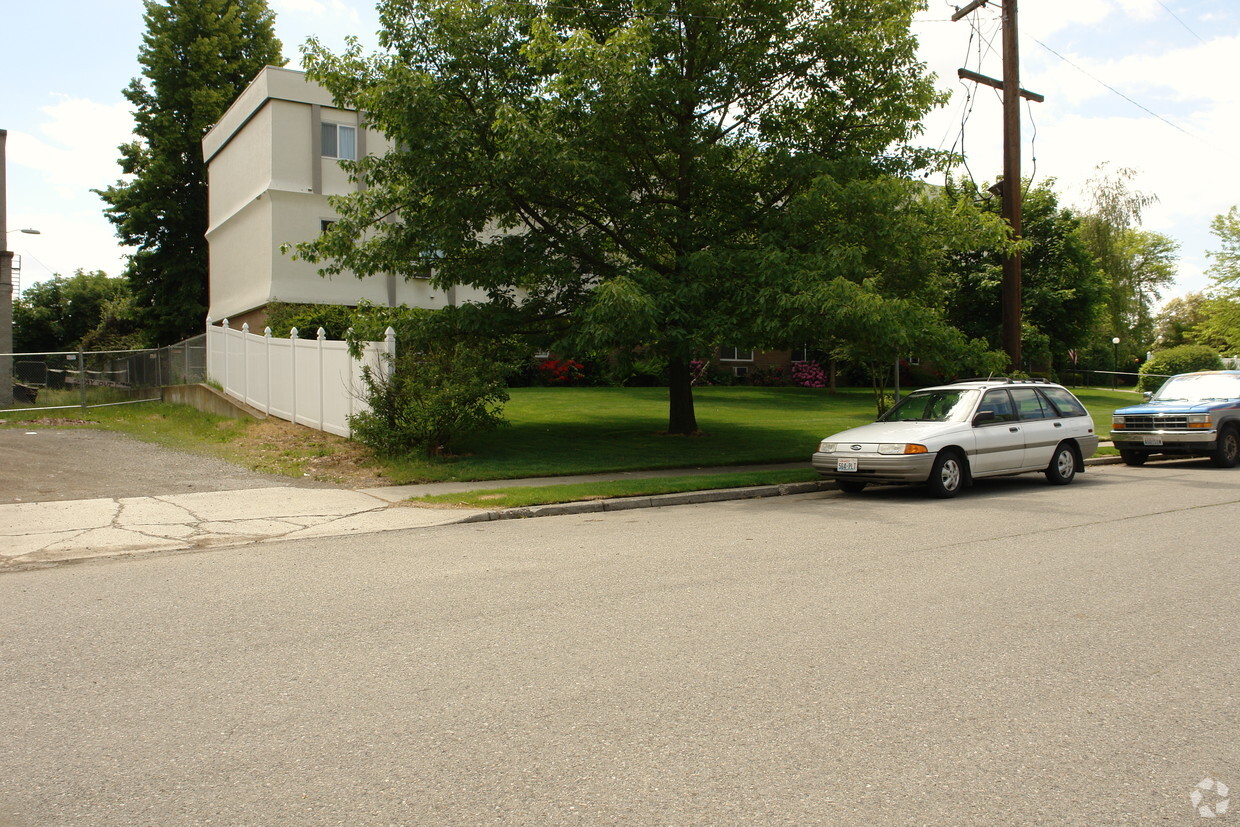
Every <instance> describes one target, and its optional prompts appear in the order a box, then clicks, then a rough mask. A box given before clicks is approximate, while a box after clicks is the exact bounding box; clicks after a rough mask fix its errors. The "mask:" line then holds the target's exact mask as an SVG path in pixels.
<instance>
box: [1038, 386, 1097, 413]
mask: <svg viewBox="0 0 1240 827" xmlns="http://www.w3.org/2000/svg"><path fill="white" fill-rule="evenodd" d="M1041 391H1042V393H1044V394H1046V396H1047V398H1048V399H1050V401H1051V403H1052V404H1054V406H1055V410H1057V411H1059V415H1060V416H1085V415H1086V414H1088V413H1089V411H1087V410H1085V406H1084V405H1082V404H1081V403H1080V402H1079V401H1078V400H1077V398H1076V397H1075V396H1073V395H1072V393H1071V392H1070V391H1067V390H1065V389H1063V388H1041Z"/></svg>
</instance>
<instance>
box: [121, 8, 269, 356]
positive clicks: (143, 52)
mask: <svg viewBox="0 0 1240 827" xmlns="http://www.w3.org/2000/svg"><path fill="white" fill-rule="evenodd" d="M144 17H145V20H146V28H147V30H146V34H145V36H144V37H143V42H142V48H141V49H140V50H139V52H138V61H139V63H140V64H141V65H142V75H143V77H142V78H135V79H134V80H133V81H132V82H131V83H130V84H129V87H128V88H127V89H126V90H125V92H124V95H125V97H126V98H127V99H128V100H129V101H130V103H132V104H133V106H134V110H135V111H134V119H135V121H136V126H135V128H134V133H135V134H136V135H137V136H138V138H139V140H136V141H134V142H132V143H129V144H125V145H123V146H121V147H120V152H121V157H120V160H119V164H120V166H121V169H122V171H123V172H124V173H125V175H126V176H132V177H126V178H124V179H122V180H121V181H119V182H118V183H116V184H115V185H113V186H111V187H108V188H107V189H106V190H97V192H98V194H99V195H100V196H101V197H102V198H103V200H104V201H105V202H106V203H107V208H106V210H105V212H106V213H107V216H108V219H109V220H110V221H111V222H112V223H113V224H114V225H115V226H116V230H117V236H118V237H119V238H120V239H121V241H122V242H124V243H125V244H127V245H131V246H135V247H137V251H136V252H135V253H134V255H133V256H132V257H131V258H130V260H129V266H128V269H127V270H126V273H125V276H126V277H127V278H128V280H129V283H130V286H131V288H132V290H133V294H134V298H135V300H136V302H137V309H138V313H139V315H140V318H141V320H142V323H143V326H144V327H145V329H146V331H147V333H148V335H149V336H150V338H151V339H152V340H154V341H155V342H156V343H158V344H169V343H171V342H175V341H177V340H179V339H183V338H185V337H187V336H191V335H193V334H195V333H198V332H201V330H202V325H203V319H204V317H205V316H206V312H207V273H208V264H207V261H208V260H207V241H206V238H205V234H206V231H207V170H206V163H205V162H204V161H203V157H202V138H203V136H204V135H205V134H206V132H207V130H208V129H210V128H211V127H212V126H213V125H214V124H215V122H216V121H217V120H218V119H219V117H220V115H222V114H223V112H224V110H225V109H227V108H228V106H229V104H230V103H232V101H233V100H234V99H235V98H236V97H237V95H238V94H240V92H241V91H242V90H243V89H244V88H245V86H246V84H247V83H249V82H250V81H251V80H252V79H253V78H254V76H255V75H257V74H258V72H259V71H260V70H261V69H262V68H263V67H264V66H267V65H277V66H279V65H283V63H284V59H283V58H282V57H281V53H280V41H279V40H277V39H276V37H275V30H274V27H273V22H274V16H273V14H272V12H271V10H270V9H269V8H268V7H267V2H266V0H166V1H165V2H156V0H146V13H145V16H144Z"/></svg>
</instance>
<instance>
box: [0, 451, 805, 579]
mask: <svg viewBox="0 0 1240 827" xmlns="http://www.w3.org/2000/svg"><path fill="white" fill-rule="evenodd" d="M797 467H804V463H787V464H781V465H761V466H744V467H743V468H735V467H734V468H677V469H663V470H652V471H632V472H617V473H610V474H584V475H577V476H566V477H538V478H530V479H519V480H484V481H479V482H459V483H457V482H450V483H429V484H425V485H399V486H389V487H383V488H366V489H360V490H351V489H334V488H289V487H278V488H246V489H237V490H229V491H199V492H193V493H188V494H168V495H163V496H151V497H119V498H99V499H87V500H65V501H53V502H37V503H14V504H0V572H2V571H6V570H13V569H21V568H30V567H36V566H40V565H47V564H53V563H62V562H67V561H71V560H86V559H90V558H95V557H111V556H116V555H120V554H134V553H142V552H155V551H180V550H185V549H199V548H210V547H220V546H229V545H240V544H245V543H254V542H261V541H265V540H292V539H298V538H305V537H337V536H343V535H349V534H365V533H371V532H378V531H395V530H400V529H409V528H425V527H428V526H436V525H448V524H451V523H463V522H476V521H479V520H494V519H505V518H517V517H533V516H547V515H550V514H568V513H580V512H582V511H603V510H618V509H621V508H624V509H628V508H644V507H651V506H654V505H674V504H677V503H684V502H706V501H710V500H717V499H738V498H743V497H755V496H773V495H776V494H779V493H789V491H787V490H781V487H779V486H761V487H757V488H751V489H730V490H727V491H719V492H687V493H685V494H669V495H664V496H661V497H631V498H626V499H624V500H609V501H592V502H588V503H563V504H559V505H547V506H539V507H533V508H523V509H508V510H505V511H495V510H492V511H488V510H482V509H471V508H426V507H420V506H414V505H410V504H408V503H406V502H405V501H406V500H408V499H409V498H410V497H417V496H423V495H428V494H445V493H453V492H458V491H474V490H479V489H485V488H499V487H509V486H539V485H560V484H566V483H583V482H600V481H605V480H618V479H638V478H650V477H670V476H684V475H688V474H702V473H728V472H731V471H737V470H745V471H755V470H767V469H782V468H797ZM802 485H810V486H814V488H806V489H805V490H817V487H818V486H820V485H823V484H822V483H806V484H802Z"/></svg>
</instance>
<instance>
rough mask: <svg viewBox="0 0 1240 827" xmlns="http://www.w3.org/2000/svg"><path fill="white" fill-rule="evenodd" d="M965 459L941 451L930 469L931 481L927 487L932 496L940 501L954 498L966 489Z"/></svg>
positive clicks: (928, 481)
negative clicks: (961, 490) (962, 489)
mask: <svg viewBox="0 0 1240 827" xmlns="http://www.w3.org/2000/svg"><path fill="white" fill-rule="evenodd" d="M967 473H968V472H967V471H966V469H965V465H964V458H963V457H961V456H960V454H958V453H956V452H955V451H940V452H939V455H938V457H936V458H935V460H934V467H933V468H931V469H930V479H928V480H926V487H927V489H928V490H929V493H930V496H932V497H938V498H939V499H947V498H948V497H954V496H956V495H957V494H959V493H960V489H961V488H963V487H964V483H965V479H966V474H967Z"/></svg>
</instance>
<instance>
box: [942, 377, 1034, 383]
mask: <svg viewBox="0 0 1240 827" xmlns="http://www.w3.org/2000/svg"><path fill="white" fill-rule="evenodd" d="M969 382H996V383H998V384H1002V385H1051V384H1054V383H1053V382H1051V380H1049V379H1047V378H1045V377H1042V376H1031V377H1029V378H1028V379H1013V378H1012V377H1011V376H976V377H974V378H972V379H957V380H956V381H955V382H952V384H953V385H964V384H967V383H969Z"/></svg>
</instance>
